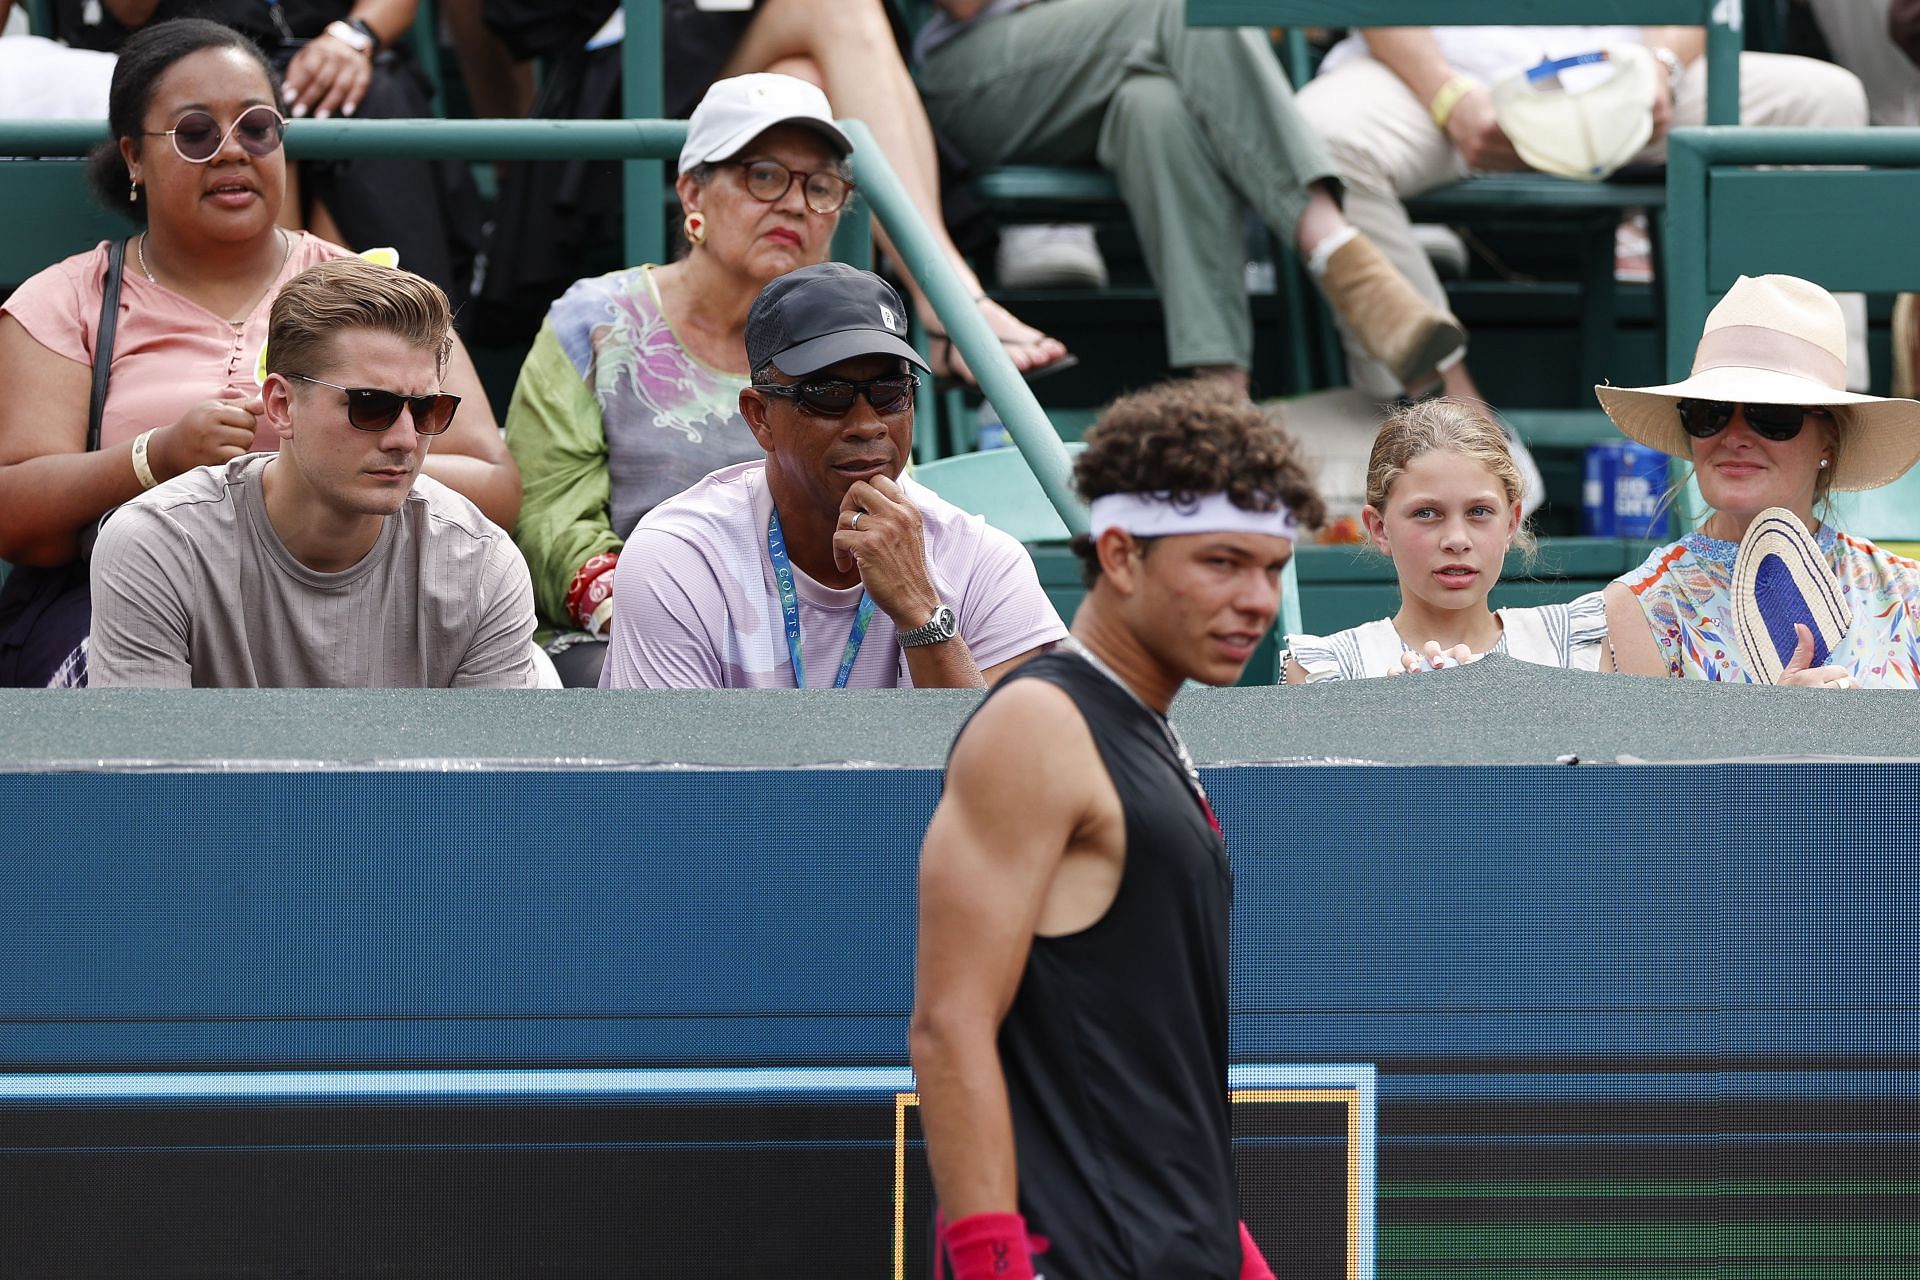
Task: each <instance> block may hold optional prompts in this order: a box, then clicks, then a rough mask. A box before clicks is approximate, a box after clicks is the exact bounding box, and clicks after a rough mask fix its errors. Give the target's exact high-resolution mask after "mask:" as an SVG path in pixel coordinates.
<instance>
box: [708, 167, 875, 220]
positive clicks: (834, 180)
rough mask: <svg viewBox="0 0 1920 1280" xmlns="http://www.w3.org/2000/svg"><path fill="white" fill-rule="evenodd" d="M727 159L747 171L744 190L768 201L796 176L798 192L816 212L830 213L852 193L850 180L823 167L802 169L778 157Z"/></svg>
mask: <svg viewBox="0 0 1920 1280" xmlns="http://www.w3.org/2000/svg"><path fill="white" fill-rule="evenodd" d="M727 163H729V164H736V165H739V166H740V168H741V169H743V170H745V171H746V179H747V194H748V195H750V196H752V197H753V198H754V199H755V200H761V201H764V202H766V203H767V204H772V203H773V202H774V201H775V200H778V199H779V198H780V197H781V196H784V195H786V194H787V188H789V187H791V186H792V185H793V180H794V179H795V178H798V179H800V194H801V195H802V196H804V197H806V201H807V208H809V209H811V210H813V211H814V212H815V213H833V212H835V211H837V210H838V209H839V208H840V206H841V205H843V204H845V203H846V202H847V197H848V196H850V195H852V194H853V184H852V183H851V182H848V181H847V180H846V179H845V178H843V177H841V176H840V175H839V174H837V173H834V172H831V171H830V170H826V169H822V170H819V171H817V172H814V173H801V172H800V171H799V170H797V169H789V168H787V166H785V165H783V164H781V163H780V162H779V161H778V160H729V161H728V162H727Z"/></svg>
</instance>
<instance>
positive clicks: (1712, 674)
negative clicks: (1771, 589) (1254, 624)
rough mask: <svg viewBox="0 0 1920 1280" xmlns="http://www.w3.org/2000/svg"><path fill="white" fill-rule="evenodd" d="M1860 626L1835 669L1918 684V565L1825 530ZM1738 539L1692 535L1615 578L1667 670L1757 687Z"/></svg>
mask: <svg viewBox="0 0 1920 1280" xmlns="http://www.w3.org/2000/svg"><path fill="white" fill-rule="evenodd" d="M1815 538H1816V540H1817V541H1818V542H1819V544H1820V549H1821V550H1822V551H1824V552H1825V553H1826V558H1827V564H1828V566H1829V567H1830V568H1831V569H1832V570H1833V575H1834V578H1835V579H1836V580H1837V581H1838V582H1839V583H1840V594H1841V598H1842V599H1844V600H1845V601H1846V603H1847V605H1848V606H1849V607H1850V609H1851V611H1852V614H1853V622H1852V624H1851V625H1850V626H1849V627H1848V628H1847V634H1846V636H1845V638H1844V639H1842V640H1841V641H1840V643H1839V644H1838V645H1837V646H1836V647H1835V648H1834V651H1833V656H1832V657H1831V658H1830V659H1829V662H1830V664H1831V665H1833V666H1836V667H1842V668H1844V669H1845V670H1846V671H1847V672H1848V674H1850V675H1851V676H1853V678H1854V679H1855V680H1857V681H1859V682H1860V683H1861V684H1862V685H1863V686H1866V687H1868V688H1889V689H1913V688H1920V561H1914V560H1909V559H1907V558H1906V557H1904V556H1896V555H1894V554H1893V553H1892V552H1890V551H1883V550H1881V549H1880V548H1879V547H1876V546H1874V545H1873V544H1872V543H1871V542H1868V541H1867V540H1866V539H1865V538H1854V537H1849V536H1848V535H1846V534H1844V533H1840V532H1838V531H1837V530H1834V529H1831V528H1828V527H1825V526H1822V527H1821V529H1820V531H1819V532H1818V533H1817V534H1816V535H1815ZM1739 553H1740V544H1739V543H1737V542H1726V541H1723V540H1722V539H1719V538H1709V537H1707V536H1706V535H1705V534H1702V533H1690V534H1688V535H1687V536H1686V537H1684V538H1682V539H1680V541H1678V542H1674V543H1669V544H1668V545H1667V546H1664V547H1661V548H1659V549H1658V550H1656V551H1655V552H1654V553H1653V554H1652V555H1650V556H1648V557H1647V559H1646V562H1645V563H1644V564H1642V565H1641V566H1640V567H1639V568H1637V569H1634V570H1633V571H1631V572H1629V573H1626V574H1623V575H1622V576H1621V577H1620V578H1618V579H1617V581H1619V582H1621V583H1623V584H1625V585H1626V587H1627V589H1628V590H1630V591H1632V592H1633V594H1634V598H1635V599H1637V600H1638V601H1639V602H1640V609H1641V612H1642V613H1644V614H1645V615H1646V618H1647V625H1648V627H1649V628H1650V629H1651V630H1652V631H1653V639H1654V643H1656V644H1657V645H1659V646H1660V654H1661V656H1662V657H1663V658H1664V659H1666V663H1667V674H1668V675H1671V676H1685V677H1687V678H1688V679H1693V680H1731V681H1737V682H1741V683H1746V684H1751V683H1753V677H1752V676H1751V675H1749V674H1748V672H1747V670H1746V664H1745V663H1744V661H1743V660H1742V658H1741V656H1740V650H1739V648H1738V647H1737V646H1736V645H1735V643H1734V639H1733V634H1734V633H1733V590H1732V586H1733V561H1734V558H1735V557H1736V556H1737V555H1739Z"/></svg>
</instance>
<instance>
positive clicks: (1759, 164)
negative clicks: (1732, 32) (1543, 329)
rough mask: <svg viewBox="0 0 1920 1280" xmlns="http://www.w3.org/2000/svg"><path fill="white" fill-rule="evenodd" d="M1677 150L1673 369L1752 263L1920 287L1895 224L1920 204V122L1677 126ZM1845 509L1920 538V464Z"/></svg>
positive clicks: (1839, 286)
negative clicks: (1806, 126)
mask: <svg viewBox="0 0 1920 1280" xmlns="http://www.w3.org/2000/svg"><path fill="white" fill-rule="evenodd" d="M1667 156H1668V159H1667V222H1668V233H1667V234H1668V248H1669V253H1668V259H1669V261H1668V268H1667V272H1666V309H1667V323H1668V329H1667V347H1666V364H1667V376H1668V377H1669V378H1670V379H1680V378H1684V377H1685V376H1686V375H1687V373H1688V371H1689V370H1690V369H1691V367H1692V364H1693V352H1694V346H1695V344H1696V343H1697V342H1698V341H1699V338H1700V333H1701V330H1702V329H1703V328H1704V327H1705V324H1706V318H1707V312H1708V310H1709V309H1710V308H1711V307H1712V306H1713V304H1714V303H1715V302H1716V301H1718V300H1719V298H1720V297H1721V295H1722V294H1724V293H1725V292H1726V291H1727V290H1728V289H1729V288H1730V287H1732V285H1733V282H1734V281H1735V280H1736V279H1737V278H1738V277H1740V276H1742V275H1760V274H1766V273H1778V274H1784V275H1793V276H1800V277H1802V278H1804V279H1807V280H1812V281H1815V282H1816V283H1818V284H1820V285H1821V286H1822V287H1824V288H1827V289H1830V290H1835V291H1843V292H1844V291H1860V292H1867V293H1883V292H1887V291H1889V290H1893V289H1907V290H1920V244H1916V242H1915V241H1914V240H1913V238H1912V237H1911V236H1906V235H1902V234H1899V233H1898V231H1897V230H1896V229H1897V228H1899V227H1901V226H1902V225H1903V220H1904V218H1906V217H1907V216H1909V214H1910V211H1911V210H1913V209H1914V208H1916V207H1920V129H1915V128H1872V129H1749V128H1739V129H1730V128H1703V129H1677V130H1675V131H1674V134H1673V137H1672V138H1671V139H1670V140H1669V142H1668V146H1667ZM1809 165H1812V166H1831V167H1820V168H1805V167H1798V166H1809ZM1834 518H1835V523H1836V524H1837V525H1838V526H1839V527H1840V528H1842V529H1846V530H1848V531H1849V532H1854V533H1859V534H1862V535H1864V536H1866V537H1868V538H1872V539H1874V540H1876V541H1880V540H1886V539H1897V540H1913V539H1916V538H1920V473H1915V472H1909V473H1908V474H1907V475H1905V476H1903V477H1901V478H1900V479H1899V480H1896V481H1895V482H1894V483H1893V484H1891V485H1888V486H1886V487H1884V488H1881V489H1874V490H1869V491H1867V492H1866V493H1863V494H1841V495H1836V497H1835V500H1834Z"/></svg>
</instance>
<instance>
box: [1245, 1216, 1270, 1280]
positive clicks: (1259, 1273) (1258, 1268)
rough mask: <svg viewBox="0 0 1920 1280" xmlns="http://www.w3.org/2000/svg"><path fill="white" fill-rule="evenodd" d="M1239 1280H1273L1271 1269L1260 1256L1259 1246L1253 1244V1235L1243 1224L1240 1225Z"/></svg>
mask: <svg viewBox="0 0 1920 1280" xmlns="http://www.w3.org/2000/svg"><path fill="white" fill-rule="evenodd" d="M1240 1280H1273V1268H1272V1267H1269V1266H1268V1265H1267V1260H1266V1258H1264V1257H1262V1256H1261V1253H1260V1246H1259V1245H1257V1244H1255V1243H1254V1242H1253V1233H1252V1232H1250V1231H1248V1230H1247V1224H1246V1223H1244V1222H1243V1223H1241V1224H1240Z"/></svg>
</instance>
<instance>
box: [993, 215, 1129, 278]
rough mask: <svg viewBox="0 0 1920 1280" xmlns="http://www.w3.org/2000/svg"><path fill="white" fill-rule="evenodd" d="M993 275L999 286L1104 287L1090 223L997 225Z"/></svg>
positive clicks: (1103, 271)
mask: <svg viewBox="0 0 1920 1280" xmlns="http://www.w3.org/2000/svg"><path fill="white" fill-rule="evenodd" d="M994 276H995V278H996V279H997V280H998V281H999V284H1000V287H1001V288H1003V289H1104V288H1106V287H1107V263H1106V259H1104V258H1102V257H1101V256H1100V246H1099V244H1098V243H1097V242H1096V241H1095V240H1094V238H1093V227H1092V225H1091V224H1090V223H1085V222H1075V223H1026V224H1022V225H1018V226H1010V227H1002V228H1001V229H1000V252H999V253H998V255H997V256H996V257H995V259H994Z"/></svg>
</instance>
